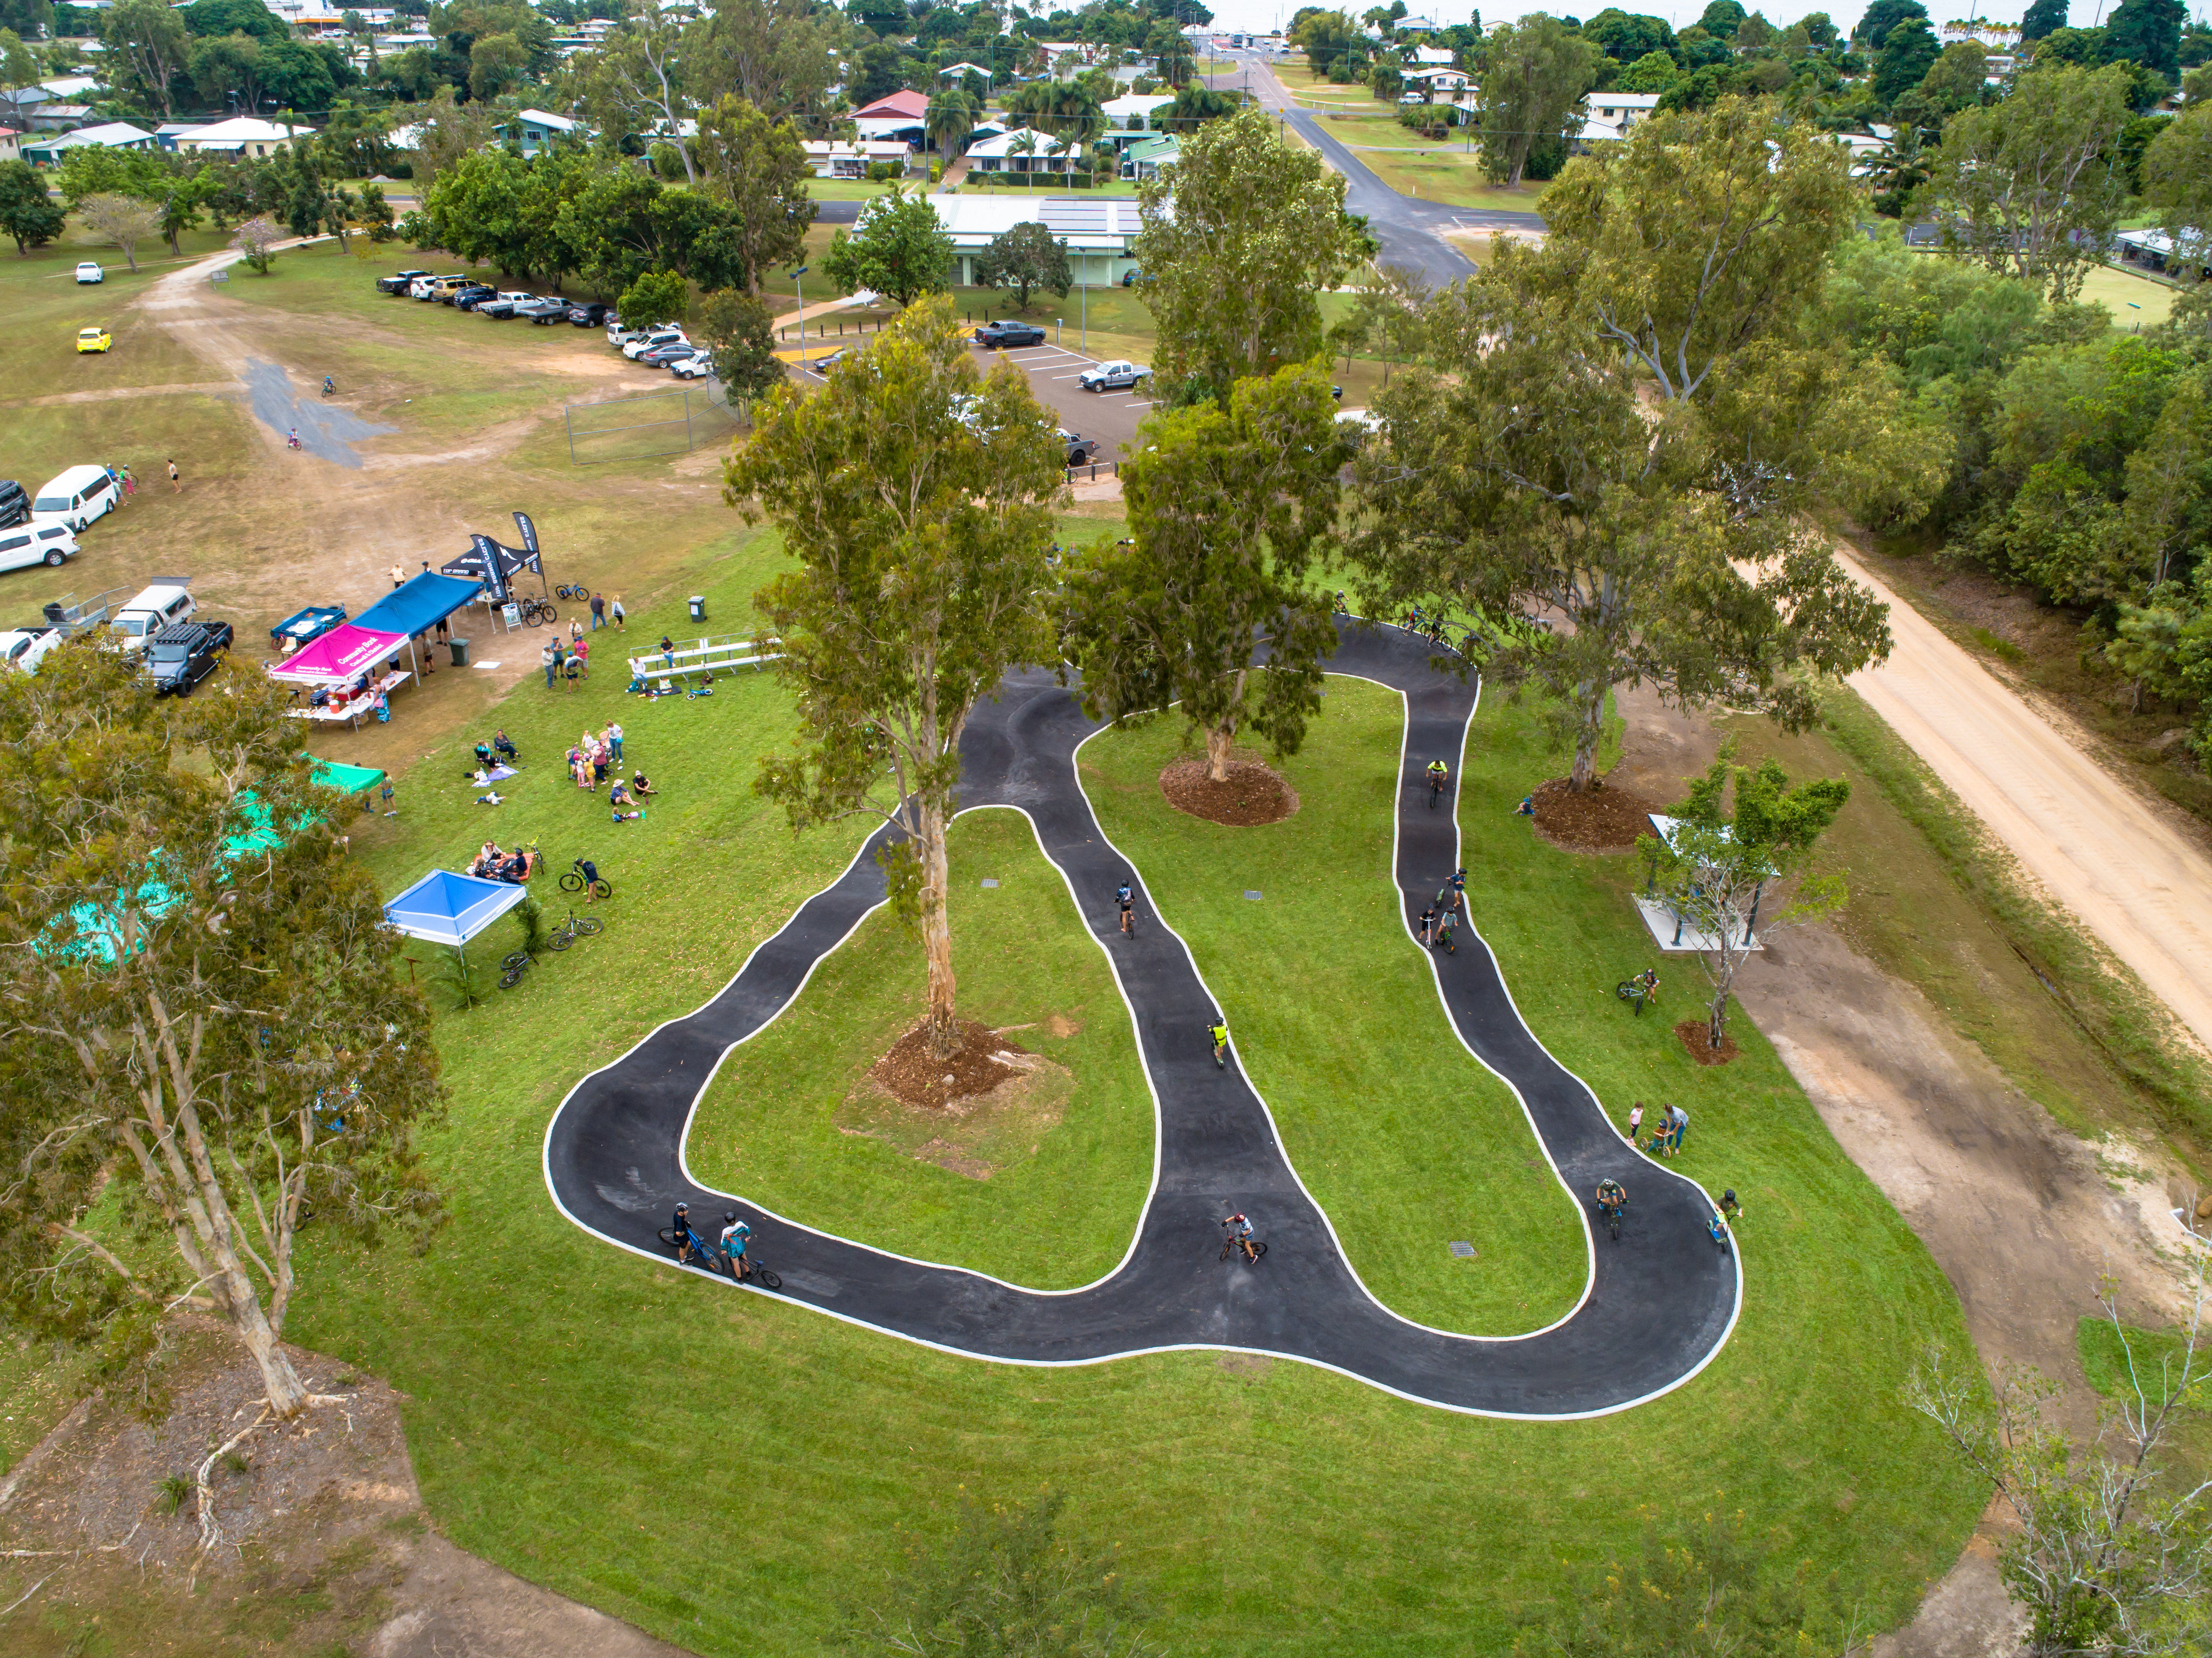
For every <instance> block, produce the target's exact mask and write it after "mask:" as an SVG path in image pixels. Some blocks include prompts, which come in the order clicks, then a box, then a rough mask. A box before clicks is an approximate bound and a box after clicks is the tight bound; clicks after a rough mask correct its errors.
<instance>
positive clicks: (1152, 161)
mask: <svg viewBox="0 0 2212 1658" xmlns="http://www.w3.org/2000/svg"><path fill="white" fill-rule="evenodd" d="M1181 159H1182V145H1181V144H1180V143H1177V142H1176V140H1175V139H1174V138H1173V137H1158V138H1139V139H1138V140H1136V142H1135V143H1132V144H1131V145H1130V146H1129V147H1128V148H1127V149H1125V150H1123V151H1122V152H1121V176H1122V177H1123V178H1124V179H1156V178H1158V176H1159V172H1160V169H1161V168H1162V167H1165V166H1167V165H1168V164H1169V163H1170V162H1171V161H1179V160H1181Z"/></svg>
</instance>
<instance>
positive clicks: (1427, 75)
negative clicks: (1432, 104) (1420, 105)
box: [1403, 69, 1474, 99]
mask: <svg viewBox="0 0 2212 1658" xmlns="http://www.w3.org/2000/svg"><path fill="white" fill-rule="evenodd" d="M1403 78H1404V80H1405V82H1406V86H1407V90H1408V91H1413V90H1416V89H1418V90H1419V91H1422V92H1425V93H1427V94H1429V96H1430V97H1431V98H1447V99H1449V98H1455V97H1457V96H1458V95H1459V94H1461V93H1462V92H1465V91H1466V90H1467V89H1468V88H1469V87H1471V86H1473V85H1474V76H1471V75H1469V74H1468V72H1467V71H1466V70H1463V69H1409V70H1407V71H1406V73H1405V76H1404V77H1403Z"/></svg>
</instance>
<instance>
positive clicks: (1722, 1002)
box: [1705, 984, 1729, 1050]
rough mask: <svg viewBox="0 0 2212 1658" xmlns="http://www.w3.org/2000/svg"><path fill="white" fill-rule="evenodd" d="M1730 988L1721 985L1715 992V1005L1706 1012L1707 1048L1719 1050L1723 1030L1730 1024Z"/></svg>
mask: <svg viewBox="0 0 2212 1658" xmlns="http://www.w3.org/2000/svg"><path fill="white" fill-rule="evenodd" d="M1728 999H1729V993H1728V987H1727V986H1726V985H1724V984H1723V985H1720V986H1717V987H1715V989H1714V991H1713V1005H1712V1006H1711V1008H1709V1009H1708V1010H1706V1016H1705V1046H1706V1047H1708V1048H1713V1049H1716V1050H1717V1049H1718V1048H1719V1047H1720V1045H1721V1036H1722V1033H1723V1029H1724V1028H1725V1027H1726V1026H1727V1024H1728Z"/></svg>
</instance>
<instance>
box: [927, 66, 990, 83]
mask: <svg viewBox="0 0 2212 1658" xmlns="http://www.w3.org/2000/svg"><path fill="white" fill-rule="evenodd" d="M963 75H974V76H981V78H982V79H984V80H986V81H988V80H989V79H990V78H991V71H990V70H987V69H986V68H984V67H983V65H982V64H946V65H945V67H944V68H943V69H941V70H938V71H937V78H938V79H939V80H940V81H957V80H958V79H959V78H960V77H961V76H963Z"/></svg>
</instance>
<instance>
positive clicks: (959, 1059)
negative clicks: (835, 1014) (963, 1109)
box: [868, 1015, 1035, 1108]
mask: <svg viewBox="0 0 2212 1658" xmlns="http://www.w3.org/2000/svg"><path fill="white" fill-rule="evenodd" d="M953 1026H954V1029H956V1031H957V1033H958V1039H957V1041H956V1042H954V1044H953V1048H952V1052H951V1054H949V1055H947V1056H945V1058H943V1059H939V1057H937V1056H936V1055H935V1054H932V1053H931V1052H930V1051H929V1020H928V1017H927V1016H926V1015H925V1016H924V1017H922V1018H921V1020H920V1021H919V1022H917V1023H915V1025H913V1026H912V1027H911V1028H910V1029H908V1031H907V1032H906V1034H905V1035H902V1036H901V1037H900V1038H899V1039H898V1040H897V1041H896V1042H893V1043H892V1044H891V1045H890V1052H888V1053H887V1054H884V1057H883V1058H881V1059H880V1060H877V1061H876V1062H875V1064H874V1066H872V1067H871V1068H870V1070H869V1072H868V1075H869V1076H871V1077H872V1078H874V1079H875V1080H876V1082H877V1083H878V1084H880V1085H881V1086H882V1087H883V1088H884V1089H885V1090H888V1091H889V1092H890V1094H892V1095H893V1096H896V1098H898V1099H900V1100H902V1101H903V1102H905V1103H907V1104H908V1105H918V1106H930V1107H935V1108H943V1107H945V1106H946V1105H948V1104H950V1103H951V1102H953V1101H954V1100H961V1099H966V1098H967V1097H969V1096H970V1095H973V1094H987V1093H989V1092H990V1091H991V1090H993V1089H994V1088H996V1087H997V1086H998V1085H999V1084H1000V1083H1002V1082H1005V1081H1006V1080H1007V1079H1008V1078H1013V1077H1018V1076H1020V1075H1021V1074H1022V1073H1023V1072H1025V1071H1027V1070H1028V1069H1029V1068H1030V1065H1031V1064H1033V1063H1034V1062H1035V1056H1034V1055H1033V1054H1030V1051H1029V1050H1028V1049H1027V1048H1020V1047H1017V1046H1016V1045H1015V1044H1014V1043H1012V1042H1008V1041H1007V1040H1006V1038H1005V1037H1004V1036H1001V1035H999V1034H998V1033H997V1032H995V1031H994V1030H993V1029H990V1027H989V1026H987V1025H981V1024H978V1023H975V1021H974V1020H973V1019H955V1020H954V1021H953Z"/></svg>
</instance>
